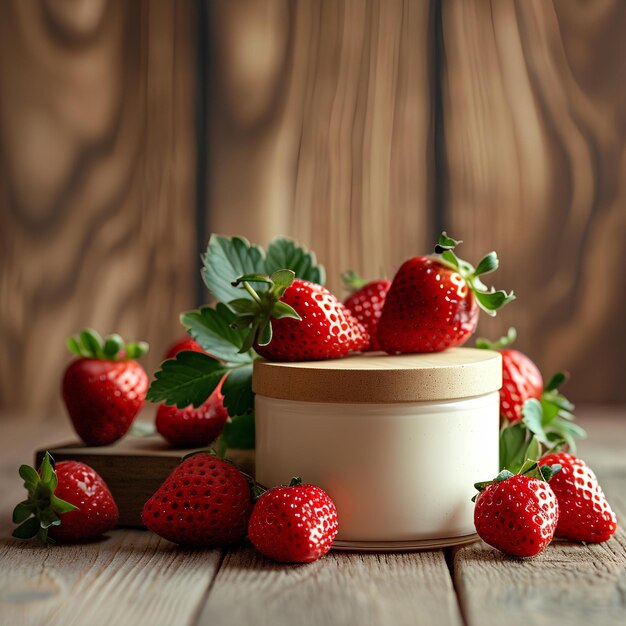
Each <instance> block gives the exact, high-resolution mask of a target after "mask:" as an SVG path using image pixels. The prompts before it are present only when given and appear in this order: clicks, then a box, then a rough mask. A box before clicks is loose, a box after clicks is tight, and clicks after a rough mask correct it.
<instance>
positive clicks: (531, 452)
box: [524, 437, 541, 462]
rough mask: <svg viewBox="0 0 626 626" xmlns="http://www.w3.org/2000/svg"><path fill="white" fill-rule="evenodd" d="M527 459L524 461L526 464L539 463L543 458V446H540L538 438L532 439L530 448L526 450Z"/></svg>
mask: <svg viewBox="0 0 626 626" xmlns="http://www.w3.org/2000/svg"><path fill="white" fill-rule="evenodd" d="M525 457H526V458H525V459H524V462H526V461H534V462H537V461H538V460H539V458H540V457H541V445H540V444H539V441H538V440H537V437H531V438H530V442H529V443H528V447H527V448H526V452H525Z"/></svg>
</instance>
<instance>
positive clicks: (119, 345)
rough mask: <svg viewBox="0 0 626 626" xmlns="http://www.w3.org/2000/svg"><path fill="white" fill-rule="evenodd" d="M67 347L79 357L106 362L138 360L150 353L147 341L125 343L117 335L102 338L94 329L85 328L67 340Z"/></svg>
mask: <svg viewBox="0 0 626 626" xmlns="http://www.w3.org/2000/svg"><path fill="white" fill-rule="evenodd" d="M67 347H68V348H69V350H70V352H72V353H73V354H75V355H76V356H78V357H82V358H87V359H101V360H104V361H122V360H126V359H138V358H139V357H142V356H143V355H144V354H146V353H147V352H148V344H147V343H146V342H145V341H138V342H136V343H125V342H124V340H123V339H122V338H121V337H120V336H119V335H118V334H117V333H114V334H112V335H107V336H106V337H104V338H102V337H101V336H100V334H99V333H98V332H97V331H95V330H93V328H85V329H84V330H81V331H80V333H78V334H77V335H72V336H71V337H70V338H69V339H68V340H67Z"/></svg>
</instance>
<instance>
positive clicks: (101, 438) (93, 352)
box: [62, 329, 148, 446]
mask: <svg viewBox="0 0 626 626" xmlns="http://www.w3.org/2000/svg"><path fill="white" fill-rule="evenodd" d="M68 347H69V349H70V350H71V351H72V352H73V353H74V354H76V355H77V356H78V358H77V359H75V360H74V361H72V362H71V363H70V364H69V366H68V367H67V369H66V370H65V374H64V376H63V384H62V393H63V400H64V401H65V406H66V408H67V411H68V413H69V415H70V418H71V420H72V423H73V424H74V428H75V430H76V432H77V433H78V435H79V436H80V438H81V439H82V440H83V441H84V442H85V443H86V444H87V445H90V446H106V445H109V444H111V443H113V442H114V441H117V440H118V439H120V438H121V437H123V436H124V435H125V434H126V432H127V431H128V429H129V428H130V426H131V424H132V423H133V420H134V419H135V416H136V415H137V413H138V412H139V410H140V409H141V407H142V406H143V402H144V398H145V397H146V392H147V390H148V376H147V375H146V373H145V372H144V370H143V368H142V367H141V365H139V363H137V361H135V360H134V359H135V358H136V357H139V356H142V355H143V354H145V353H146V352H147V351H148V344H146V343H144V342H139V343H129V344H125V343H124V341H123V340H122V338H121V337H120V336H119V335H109V336H108V337H106V339H105V340H104V341H103V340H102V338H101V337H100V335H98V333H96V332H95V331H94V330H90V329H86V330H83V331H82V332H81V333H80V335H76V336H74V337H70V338H69V340H68Z"/></svg>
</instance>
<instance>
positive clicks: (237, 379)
mask: <svg viewBox="0 0 626 626" xmlns="http://www.w3.org/2000/svg"><path fill="white" fill-rule="evenodd" d="M222 393H223V394H224V407H225V408H226V410H227V411H228V414H229V415H244V414H245V413H248V412H252V411H253V410H254V393H253V392H252V365H246V366H245V367H241V368H238V369H234V370H232V371H231V372H230V374H228V376H227V378H226V380H225V381H224V384H223V385H222Z"/></svg>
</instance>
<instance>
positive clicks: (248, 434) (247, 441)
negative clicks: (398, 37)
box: [221, 413, 255, 450]
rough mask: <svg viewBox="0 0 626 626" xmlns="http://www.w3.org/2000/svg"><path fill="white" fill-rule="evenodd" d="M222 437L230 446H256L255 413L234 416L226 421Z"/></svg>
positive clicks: (250, 447) (245, 447) (248, 448)
mask: <svg viewBox="0 0 626 626" xmlns="http://www.w3.org/2000/svg"><path fill="white" fill-rule="evenodd" d="M221 439H222V440H223V441H224V443H225V444H226V446H227V447H228V448H240V449H242V450H250V449H252V448H254V443H255V436H254V413H246V414H245V415H236V416H235V417H232V418H231V419H230V420H229V421H228V422H226V424H225V426H224V430H223V432H222V436H221Z"/></svg>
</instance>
